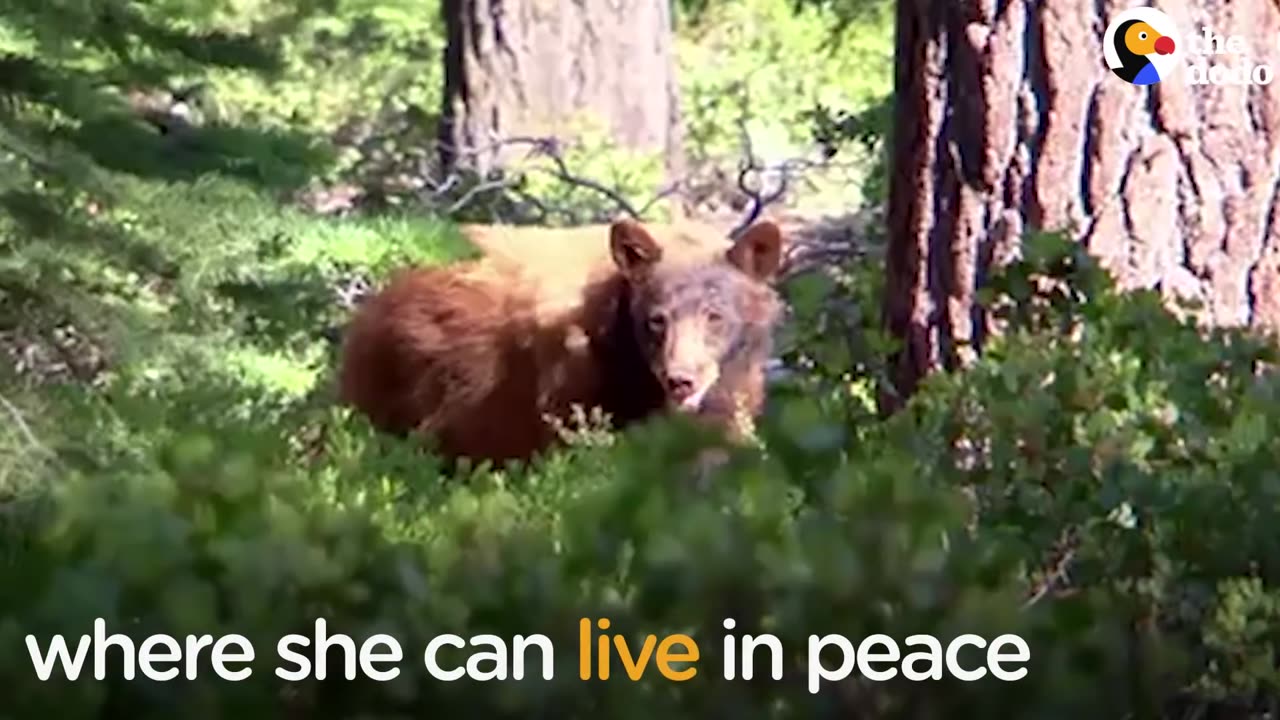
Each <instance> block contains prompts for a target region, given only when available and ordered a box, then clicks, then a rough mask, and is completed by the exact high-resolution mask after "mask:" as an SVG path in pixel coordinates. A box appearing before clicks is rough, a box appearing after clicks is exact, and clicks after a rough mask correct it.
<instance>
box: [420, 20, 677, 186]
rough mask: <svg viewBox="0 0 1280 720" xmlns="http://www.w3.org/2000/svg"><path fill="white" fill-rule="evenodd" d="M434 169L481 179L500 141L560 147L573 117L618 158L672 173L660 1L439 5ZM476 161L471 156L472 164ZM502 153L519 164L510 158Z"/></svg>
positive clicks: (667, 32) (673, 90)
mask: <svg viewBox="0 0 1280 720" xmlns="http://www.w3.org/2000/svg"><path fill="white" fill-rule="evenodd" d="M443 9H444V17H445V23H446V27H447V35H448V37H447V43H448V47H447V50H446V52H445V98H444V112H443V115H444V117H443V121H442V130H441V135H442V137H441V141H442V144H443V145H444V146H445V149H444V154H445V157H444V158H443V159H444V162H445V164H446V166H451V165H452V164H453V162H454V161H455V160H460V159H461V157H460V153H462V152H473V157H474V161H473V165H474V167H476V168H477V169H479V170H480V171H481V172H484V171H485V170H487V169H489V168H491V167H493V166H495V165H500V164H502V163H503V162H504V160H505V159H506V157H507V154H506V152H505V150H504V149H503V148H494V147H493V146H494V143H495V142H498V141H501V140H503V139H507V138H512V137H554V138H556V139H557V140H559V141H564V142H568V141H572V140H573V138H574V137H575V136H576V135H577V134H578V133H579V132H581V131H582V129H583V128H582V125H581V122H582V121H583V117H584V116H585V117H586V118H588V120H587V121H588V122H592V123H596V127H597V128H598V129H599V130H600V131H602V132H605V133H608V134H609V135H610V136H611V137H612V138H613V140H614V141H615V142H616V143H617V144H618V145H619V146H621V147H623V148H626V149H628V150H632V151H640V152H650V153H658V154H660V155H661V156H662V157H663V158H664V159H665V163H666V170H667V173H668V175H669V176H671V177H675V176H677V175H678V174H679V173H680V172H681V171H682V167H681V165H682V156H681V133H680V110H679V92H678V85H677V78H676V64H675V57H674V41H673V37H672V17H671V9H670V6H669V4H668V3H667V2H665V0H618V1H617V2H600V1H599V0H582V1H578V2H567V1H565V0H505V1H504V0H444V8H443ZM476 150H481V152H474V151H476ZM510 151H511V152H512V153H519V152H527V151H528V148H527V147H513V148H511V149H510Z"/></svg>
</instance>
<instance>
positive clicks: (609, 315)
mask: <svg viewBox="0 0 1280 720" xmlns="http://www.w3.org/2000/svg"><path fill="white" fill-rule="evenodd" d="M544 232H545V233H547V234H546V235H545V236H544V238H552V237H554V236H555V235H554V233H555V232H556V231H549V230H548V231H544ZM558 232H559V233H560V234H562V235H564V234H566V233H570V234H571V233H577V235H579V236H582V237H589V236H590V234H592V233H594V236H595V238H598V239H596V240H595V242H594V244H595V246H596V247H597V248H601V247H603V248H604V250H605V252H604V253H603V254H598V255H593V253H592V252H590V251H587V252H584V253H579V254H578V255H576V257H578V258H579V259H577V260H571V259H570V256H569V255H565V256H564V257H563V258H561V259H560V261H555V260H550V261H544V262H542V263H541V264H538V263H528V262H523V263H522V262H521V261H520V260H521V259H520V258H519V257H517V256H518V255H519V254H520V253H525V254H526V255H528V254H529V253H528V251H527V250H520V249H519V247H517V246H516V245H508V246H506V247H507V248H508V250H510V252H508V253H506V254H504V253H502V252H495V249H497V248H498V247H499V246H498V245H497V244H492V243H491V244H490V245H489V246H488V247H485V244H484V243H483V242H481V243H477V244H478V245H480V246H481V249H482V250H484V251H485V252H486V255H487V257H486V258H484V259H482V260H479V261H472V262H467V263H460V264H457V265H453V266H446V267H437V268H414V269H409V270H406V271H402V272H400V273H398V274H397V275H396V276H395V277H393V278H392V279H391V281H390V282H389V283H388V285H387V286H386V287H385V288H384V289H383V290H381V291H380V292H379V293H377V294H375V295H373V296H371V297H370V298H368V299H367V300H366V301H365V302H364V303H363V304H362V305H361V307H360V308H359V309H358V310H357V312H356V314H355V316H354V318H353V320H352V322H351V324H350V326H349V329H348V332H347V336H346V339H345V344H344V351H343V353H344V355H343V360H342V367H341V371H340V378H339V382H340V393H341V398H342V400H343V401H344V402H345V403H347V404H349V405H351V406H353V407H354V408H356V409H357V410H359V411H361V412H363V413H364V414H365V415H367V416H368V417H369V419H370V420H371V422H372V423H373V424H374V425H375V426H376V427H378V428H380V429H382V430H384V431H387V432H391V433H395V434H401V435H403V434H407V433H420V434H422V435H424V436H427V437H430V438H431V440H432V442H433V443H434V444H435V446H436V448H437V449H438V450H439V451H440V452H441V453H442V454H443V455H444V456H445V457H447V458H450V459H457V458H460V457H467V458H471V459H473V460H490V461H494V462H497V463H501V462H504V461H509V460H528V459H531V458H532V457H533V456H534V455H535V454H537V453H539V452H541V451H543V450H545V449H547V448H548V447H549V446H551V445H552V444H553V443H554V442H555V441H556V437H557V436H556V433H555V427H554V425H553V424H552V423H551V422H549V418H556V419H561V420H567V419H568V418H569V417H570V413H571V411H572V409H573V407H574V406H575V405H578V406H582V407H584V408H586V409H588V410H589V409H591V408H599V409H600V410H602V411H604V412H605V413H606V414H608V416H609V417H610V419H611V421H612V423H613V425H614V427H617V428H622V427H625V426H627V425H628V424H630V423H633V422H637V421H640V420H643V419H645V418H648V417H650V416H652V415H654V414H656V413H660V412H667V411H680V412H686V413H691V414H693V415H695V416H697V417H701V418H705V419H707V420H709V421H711V422H714V423H717V424H719V425H721V426H722V427H724V428H725V429H726V430H727V431H728V432H729V433H730V434H731V435H735V434H736V433H735V431H734V428H735V422H736V421H737V420H739V419H740V417H741V416H742V415H743V414H745V415H747V416H754V415H756V414H758V413H759V412H760V410H761V408H762V404H763V400H764V363H765V361H766V360H767V358H768V355H769V352H770V348H771V339H772V331H773V328H774V325H775V324H776V322H777V319H778V312H779V300H778V297H777V295H776V293H775V292H774V290H773V289H772V287H771V280H772V279H773V277H774V274H775V273H776V271H777V269H778V265H779V262H780V259H781V245H782V236H781V232H780V231H779V229H778V227H777V226H776V225H774V224H773V223H771V222H767V221H766V222H760V223H757V224H756V225H754V226H752V227H751V228H750V229H748V230H747V231H746V232H745V233H744V234H743V235H742V236H741V238H740V239H739V240H738V241H737V242H735V243H733V244H732V246H731V247H729V248H728V249H727V250H726V249H724V248H725V245H724V244H721V245H720V249H719V250H712V249H711V248H712V247H713V246H712V245H710V244H707V243H705V241H704V240H702V239H697V238H692V239H691V238H690V237H685V238H681V237H679V236H678V233H676V234H673V235H668V236H667V237H666V238H664V240H665V242H659V241H658V240H657V239H656V238H655V237H654V236H653V234H652V233H651V232H650V230H649V229H646V228H645V227H644V226H642V225H640V224H639V223H636V222H632V221H628V220H622V221H618V222H616V223H613V224H612V225H609V226H597V227H595V228H586V229H576V230H573V231H558ZM468 234H469V235H470V236H471V237H473V238H475V237H477V230H476V229H475V228H474V227H473V228H471V229H469V230H468ZM722 242H723V241H722ZM555 245H557V243H547V244H544V245H543V247H544V248H548V249H549V248H550V247H552V246H555ZM526 247H532V245H529V246H526ZM562 247H570V246H568V245H562ZM597 252H598V251H597ZM547 257H549V258H554V253H549V254H548V255H547Z"/></svg>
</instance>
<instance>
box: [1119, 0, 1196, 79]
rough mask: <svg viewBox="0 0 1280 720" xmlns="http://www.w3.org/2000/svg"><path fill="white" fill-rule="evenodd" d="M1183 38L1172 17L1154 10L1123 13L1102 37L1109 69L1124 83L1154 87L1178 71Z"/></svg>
mask: <svg viewBox="0 0 1280 720" xmlns="http://www.w3.org/2000/svg"><path fill="white" fill-rule="evenodd" d="M1181 47H1182V38H1181V37H1179V35H1178V28H1177V27H1175V26H1174V24H1173V21H1172V20H1170V19H1169V16H1168V15H1165V14H1164V13H1162V12H1160V11H1159V10H1156V9H1155V8H1151V7H1135V8H1130V9H1129V10H1126V11H1124V12H1123V13H1120V15H1119V16H1117V17H1116V18H1115V19H1114V20H1112V21H1111V24H1110V25H1108V26H1107V32H1106V33H1105V34H1104V35H1103V36H1102V52H1103V55H1104V56H1105V57H1106V59H1107V66H1108V67H1110V68H1111V72H1113V73H1115V74H1116V75H1117V76H1118V77H1119V78H1120V79H1121V80H1124V81H1125V82H1127V83H1132V84H1134V85H1154V84H1155V83H1158V82H1160V81H1161V80H1164V79H1165V78H1167V77H1169V76H1170V75H1172V74H1173V71H1174V70H1175V69H1176V68H1177V63H1178V55H1177V53H1178V50H1179V48H1181Z"/></svg>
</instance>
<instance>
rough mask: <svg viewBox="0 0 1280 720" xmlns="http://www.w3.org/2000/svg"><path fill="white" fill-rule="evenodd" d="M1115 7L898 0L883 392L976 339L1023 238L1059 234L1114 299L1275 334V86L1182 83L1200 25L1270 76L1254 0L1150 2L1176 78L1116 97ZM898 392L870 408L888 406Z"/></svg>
mask: <svg viewBox="0 0 1280 720" xmlns="http://www.w3.org/2000/svg"><path fill="white" fill-rule="evenodd" d="M1131 5H1132V3H1130V2H1127V1H1126V2H1119V1H1117V0H1096V2H1081V1H1080V0H948V1H947V2H940V1H938V0H900V1H899V3H898V17H897V22H898V30H897V51H896V52H897V78H896V96H895V102H896V109H895V112H896V124H895V126H894V133H895V137H894V149H893V169H892V172H893V175H892V179H891V183H892V187H891V190H890V200H889V205H890V207H889V228H890V235H891V238H892V240H891V244H890V248H889V256H888V265H887V285H888V287H887V292H886V298H885V300H886V307H885V313H886V315H885V322H886V325H887V329H888V330H889V331H890V332H891V333H892V334H893V335H894V336H895V337H897V338H898V339H899V340H900V341H901V342H902V351H901V353H900V354H899V355H898V357H897V358H896V359H895V363H894V368H893V375H894V377H893V383H894V385H895V388H893V389H894V390H895V391H896V394H897V396H898V398H899V399H901V398H905V396H908V395H910V394H911V393H912V392H913V391H914V390H915V388H916V386H917V384H918V382H919V381H920V379H921V378H922V377H923V376H924V375H925V374H927V373H929V372H933V371H935V370H939V369H950V368H954V367H957V366H958V365H960V364H962V363H963V362H965V361H966V360H967V359H968V358H969V357H972V355H973V353H974V352H976V351H977V350H978V349H980V347H981V344H982V340H983V335H984V334H985V333H986V332H988V328H987V326H986V319H985V318H984V317H983V316H982V314H981V313H979V312H977V310H976V308H975V306H974V296H975V291H976V289H977V288H978V287H980V286H981V284H982V282H983V278H984V275H985V273H986V272H987V271H988V270H989V269H990V268H991V267H992V263H993V262H1000V261H1002V260H1003V259H1004V258H1006V257H1009V256H1010V254H1011V253H1016V251H1017V247H1018V242H1019V239H1020V237H1021V235H1022V233H1023V232H1024V231H1029V230H1033V229H1042V230H1049V231H1053V230H1058V231H1063V232H1066V233H1068V234H1069V235H1070V236H1071V237H1073V238H1074V239H1075V240H1077V241H1078V242H1083V243H1085V245H1086V247H1087V248H1088V249H1089V251H1090V252H1091V253H1092V254H1094V255H1095V256H1096V257H1098V258H1099V259H1100V261H1101V262H1102V263H1103V264H1104V266H1106V267H1107V268H1108V269H1109V270H1110V271H1111V272H1112V273H1113V275H1114V276H1115V277H1116V278H1117V281H1118V283H1119V284H1120V286H1121V287H1123V288H1153V289H1157V290H1159V291H1160V292H1161V293H1162V294H1163V295H1164V296H1165V297H1167V298H1173V297H1189V298H1195V299H1198V300H1200V301H1201V302H1202V303H1204V305H1205V307H1204V309H1203V310H1202V311H1201V312H1202V317H1201V319H1202V321H1204V322H1206V323H1209V324H1214V325H1218V326H1228V325H1234V326H1241V325H1246V326H1253V327H1256V328H1259V329H1263V330H1275V329H1276V328H1277V325H1280V275H1278V270H1280V216H1277V214H1276V213H1273V209H1274V208H1275V207H1276V193H1277V191H1278V190H1280V90H1277V88H1276V85H1275V84H1270V85H1236V86H1212V85H1199V86H1195V85H1192V84H1190V82H1189V81H1190V79H1191V75H1190V74H1189V73H1188V70H1187V65H1188V64H1189V63H1190V62H1191V61H1192V60H1199V59H1200V57H1199V56H1198V55H1193V54H1191V53H1189V50H1191V48H1190V47H1189V46H1188V44H1189V43H1190V42H1191V41H1193V40H1198V39H1199V37H1200V35H1201V31H1202V29H1203V28H1208V29H1210V30H1212V31H1213V32H1214V33H1215V34H1217V35H1223V36H1227V35H1238V36H1241V37H1242V38H1244V39H1245V41H1246V43H1247V45H1248V48H1249V55H1247V56H1243V57H1241V56H1231V55H1226V56H1221V57H1218V58H1209V60H1210V62H1219V63H1221V64H1223V65H1226V66H1229V67H1235V66H1241V65H1244V66H1248V67H1252V66H1253V65H1256V64H1269V65H1270V66H1271V68H1272V69H1273V70H1275V71H1280V52H1278V51H1277V38H1278V37H1280V10H1278V9H1277V7H1276V5H1275V3H1273V2H1267V1H1264V0H1253V1H1250V2H1230V1H1228V0H1223V1H1222V2H1215V3H1203V2H1200V1H1199V0H1164V1H1163V2H1159V3H1157V5H1158V8H1159V9H1160V10H1162V11H1163V12H1164V13H1166V14H1167V15H1169V16H1170V17H1171V19H1172V20H1173V22H1174V23H1175V24H1176V26H1177V29H1178V31H1179V34H1180V36H1181V38H1180V39H1181V46H1180V47H1178V53H1179V55H1178V58H1177V61H1178V64H1179V66H1180V67H1179V69H1178V70H1177V72H1176V73H1175V74H1173V75H1172V76H1170V77H1167V78H1165V79H1164V80H1162V81H1161V82H1159V83H1157V84H1155V85H1149V86H1136V85H1130V84H1128V83H1126V82H1125V81H1123V80H1121V79H1120V78H1119V77H1117V76H1116V75H1114V74H1113V73H1112V72H1111V70H1110V69H1109V68H1108V67H1107V65H1106V62H1105V60H1104V55H1103V50H1102V40H1103V34H1104V31H1105V29H1106V27H1107V25H1108V23H1109V22H1111V20H1112V19H1113V18H1114V17H1115V16H1116V15H1118V14H1119V13H1120V12H1122V11H1123V10H1125V9H1127V8H1128V7H1130V6H1131ZM899 401H900V400H894V399H886V402H887V405H888V409H889V410H890V411H891V410H892V408H893V407H896V406H897V403H898V402H899Z"/></svg>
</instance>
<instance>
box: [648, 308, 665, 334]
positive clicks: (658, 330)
mask: <svg viewBox="0 0 1280 720" xmlns="http://www.w3.org/2000/svg"><path fill="white" fill-rule="evenodd" d="M648 327H649V332H650V333H653V334H654V335H661V334H662V333H663V331H664V330H666V329H667V319H666V318H665V317H663V316H662V315H661V314H659V313H654V314H653V315H650V316H649V320H648Z"/></svg>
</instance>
